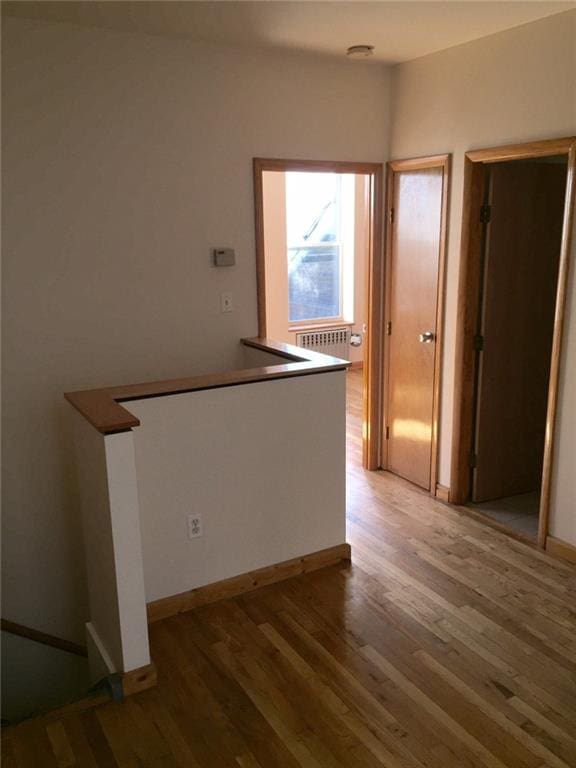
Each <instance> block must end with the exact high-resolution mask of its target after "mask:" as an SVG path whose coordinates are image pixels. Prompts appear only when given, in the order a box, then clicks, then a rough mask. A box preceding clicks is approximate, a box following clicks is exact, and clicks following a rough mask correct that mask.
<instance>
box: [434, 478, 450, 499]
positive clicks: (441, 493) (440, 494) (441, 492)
mask: <svg viewBox="0 0 576 768" xmlns="http://www.w3.org/2000/svg"><path fill="white" fill-rule="evenodd" d="M436 498H437V499H440V501H445V502H446V503H447V504H448V502H449V501H450V488H448V487H447V486H446V485H440V483H436Z"/></svg>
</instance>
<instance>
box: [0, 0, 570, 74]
mask: <svg viewBox="0 0 576 768" xmlns="http://www.w3.org/2000/svg"><path fill="white" fill-rule="evenodd" d="M575 7H576V2H532V1H530V2H523V1H522V0H520V1H519V2H515V1H513V2H499V0H493V1H488V2H475V1H474V0H470V1H469V2H468V0H462V1H459V0H452V1H451V2H450V1H449V2H435V1H434V0H430V1H428V2H426V1H424V2H419V1H417V0H414V1H413V0H404V1H403V2H382V1H378V0H374V1H373V2H362V1H361V0H358V1H357V2H330V1H326V2H315V1H314V0H300V1H299V2H283V1H282V0H261V1H260V2H252V0H235V1H233V2H228V1H227V0H215V1H214V2H200V1H198V2H197V1H196V0H188V1H187V2H186V1H178V0H154V1H152V2H150V1H148V2H142V1H141V0H140V1H139V0H136V1H134V2H124V1H122V0H120V1H117V0H104V1H103V2H96V1H95V0H84V1H83V2H75V1H69V0H67V1H66V2H52V1H51V0H43V1H35V0H32V1H26V2H22V1H21V2H17V1H13V2H3V3H2V9H3V13H5V14H8V15H11V16H20V17H25V18H36V19H45V20H50V21H63V22H70V23H75V24H82V25H88V26H97V27H104V28H108V29H117V30H122V31H128V32H144V33H148V34H158V35H165V36H169V37H180V38H189V39H191V40H195V41H204V42H214V43H227V44H232V45H242V46H253V47H254V46H256V47H261V48H262V47H264V48H280V49H284V50H286V49H288V50H295V51H307V52H313V53H319V54H325V55H337V56H343V55H344V52H345V50H346V48H347V47H348V46H350V45H358V44H371V45H374V46H375V54H374V59H376V60H378V61H381V62H387V63H397V62H402V61H408V60H410V59H414V58H418V57H420V56H425V55H427V54H429V53H434V52H435V51H440V50H443V49H445V48H451V47H452V46H455V45H460V44H461V43H466V42H469V41H470V40H475V39H477V38H479V37H484V36H486V35H491V34H494V33H495V32H501V31H502V30H505V29H509V28H511V27H516V26H519V25H521V24H527V23H529V22H531V21H536V20H537V19H541V18H543V17H545V16H551V15H553V14H556V13H561V12H562V11H566V10H569V9H571V8H575Z"/></svg>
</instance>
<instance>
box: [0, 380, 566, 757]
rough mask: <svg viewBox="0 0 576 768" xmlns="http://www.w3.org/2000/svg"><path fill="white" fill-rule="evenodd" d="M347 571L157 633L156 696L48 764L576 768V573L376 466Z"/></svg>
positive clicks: (29, 738) (353, 462) (101, 722)
mask: <svg viewBox="0 0 576 768" xmlns="http://www.w3.org/2000/svg"><path fill="white" fill-rule="evenodd" d="M349 390H350V392H349V408H348V445H349V462H348V492H349V501H348V523H349V528H348V541H349V542H350V543H351V544H352V554H353V565H352V566H351V567H346V568H344V567H342V566H337V567H332V568H329V569H326V570H323V571H318V572H316V573H313V574H309V575H305V576H298V577H296V578H294V579H291V580H290V581H286V582H284V583H282V584H278V585H273V586H270V587H266V588H263V589H261V590H259V591H257V592H254V593H251V594H249V595H246V596H245V597H242V598H238V599H234V600H225V601H222V602H219V603H216V604H213V605H210V606H206V607H203V608H200V609H197V610H195V611H192V612H190V613H187V614H182V615H180V616H178V617H175V618H171V619H167V620H164V621H161V622H158V623H157V624H154V625H153V626H152V627H151V645H152V654H153V658H154V661H155V662H156V665H157V667H158V679H159V684H158V687H157V688H156V689H153V690H150V691H146V692H144V693H142V694H138V695H136V696H134V697H132V698H130V699H128V700H126V701H125V702H124V703H122V704H113V703H109V704H106V705H102V706H100V707H97V708H95V709H92V710H88V711H85V712H78V713H72V714H69V715H67V716H64V717H57V718H49V717H48V718H45V719H41V720H36V721H30V722H27V723H23V724H21V725H20V726H17V727H16V728H13V729H11V730H10V732H9V733H8V734H7V737H6V738H4V740H3V760H4V762H3V765H4V766H5V767H6V768H10V767H12V766H18V768H29V767H30V766H34V767H36V766H39V767H42V768H44V767H46V768H49V767H51V766H56V767H57V768H68V766H89V767H90V768H94V766H97V767H100V766H101V767H102V768H107V767H108V766H112V767H113V768H128V767H129V766H147V767H148V766H149V767H150V768H152V767H154V768H160V767H162V768H168V767H169V766H170V767H171V766H180V767H190V768H224V766H234V767H235V768H238V767H240V768H295V767H296V766H303V767H304V768H319V767H322V768H324V767H326V768H337V767H338V768H375V767H376V766H387V768H400V766H402V767H403V768H404V767H405V768H424V767H426V768H472V767H475V766H486V767H487V768H545V767H546V768H567V767H570V768H574V766H576V601H575V596H576V571H575V570H574V569H572V568H571V567H570V566H569V565H564V564H562V563H560V562H558V561H555V560H553V559H551V558H549V557H548V556H547V555H545V554H542V553H541V552H539V551H537V550H534V549H531V548H530V547H527V546H525V545H524V544H522V543H521V542H518V541H515V540H512V539H509V538H507V537H506V536H505V535H503V534H502V533H500V532H498V531H496V530H493V529H491V528H489V527H486V526H484V525H482V524H481V523H480V522H477V521H476V520H473V519H470V518H468V517H465V516H461V515H460V514H459V513H457V512H456V511H454V510H452V509H451V508H449V507H447V506H445V505H443V504H442V503H440V502H436V501H434V500H432V499H430V498H429V497H428V496H426V495H425V494H423V493H421V492H420V491H418V490H417V489H415V488H413V487H412V486H410V485H409V484H408V483H405V482H403V481H401V480H398V479H396V478H394V477H392V476H389V475H386V474H385V473H365V472H364V471H363V470H362V469H361V467H360V455H361V441H360V414H361V403H360V375H359V374H358V373H351V374H349Z"/></svg>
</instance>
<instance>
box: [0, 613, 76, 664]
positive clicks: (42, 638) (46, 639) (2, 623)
mask: <svg viewBox="0 0 576 768" xmlns="http://www.w3.org/2000/svg"><path fill="white" fill-rule="evenodd" d="M0 628H1V629H2V631H3V632H9V633H10V634H11V635H18V637H25V638H27V639H28V640H33V641H34V642H35V643H41V644H42V645H48V646H50V647H51V648H58V650H60V651H65V652H66V653H73V654H74V655H76V656H87V655H88V651H87V650H86V646H84V645H80V643H74V642H72V640H64V639H63V638H61V637H55V636H54V635H49V634H48V633H46V632H40V630H38V629H33V628H32V627H26V626H24V625H23V624H17V623H16V622H15V621H9V620H8V619H0Z"/></svg>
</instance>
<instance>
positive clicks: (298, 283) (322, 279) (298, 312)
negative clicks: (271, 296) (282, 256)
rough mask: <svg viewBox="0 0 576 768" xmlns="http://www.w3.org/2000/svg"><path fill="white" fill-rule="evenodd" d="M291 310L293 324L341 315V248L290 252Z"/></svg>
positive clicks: (289, 284)
mask: <svg viewBox="0 0 576 768" xmlns="http://www.w3.org/2000/svg"><path fill="white" fill-rule="evenodd" d="M288 307H289V320H290V322H291V323H294V322H298V321H300V320H315V319H318V318H323V317H339V316H340V247H339V246H338V245H320V246H318V245H317V246H310V247H308V248H289V249H288Z"/></svg>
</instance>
